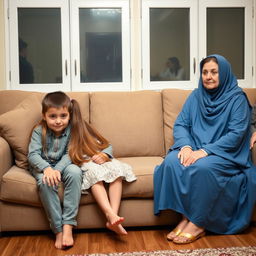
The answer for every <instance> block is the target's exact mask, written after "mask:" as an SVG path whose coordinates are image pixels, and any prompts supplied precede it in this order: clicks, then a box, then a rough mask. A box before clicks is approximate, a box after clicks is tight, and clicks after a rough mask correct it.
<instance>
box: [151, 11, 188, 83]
mask: <svg viewBox="0 0 256 256" xmlns="http://www.w3.org/2000/svg"><path fill="white" fill-rule="evenodd" d="M189 38H190V35H189V9H188V8H150V80H151V81H169V80H176V81H177V80H189V79H190V68H189V67H190V66H189V63H190V47H189V41H190V40H189Z"/></svg>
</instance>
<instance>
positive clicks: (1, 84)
mask: <svg viewBox="0 0 256 256" xmlns="http://www.w3.org/2000/svg"><path fill="white" fill-rule="evenodd" d="M4 26H5V25H4V0H0V38H2V39H1V40H0V90H4V89H6V82H5V81H6V80H5V75H6V74H5V41H4V40H3V39H4V38H5V37H4Z"/></svg>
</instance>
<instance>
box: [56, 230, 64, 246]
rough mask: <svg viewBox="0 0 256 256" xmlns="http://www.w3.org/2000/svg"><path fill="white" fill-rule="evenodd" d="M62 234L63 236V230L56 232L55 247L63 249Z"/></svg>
mask: <svg viewBox="0 0 256 256" xmlns="http://www.w3.org/2000/svg"><path fill="white" fill-rule="evenodd" d="M62 236H63V233H62V232H59V233H57V234H56V240H55V247H56V248H57V249H62Z"/></svg>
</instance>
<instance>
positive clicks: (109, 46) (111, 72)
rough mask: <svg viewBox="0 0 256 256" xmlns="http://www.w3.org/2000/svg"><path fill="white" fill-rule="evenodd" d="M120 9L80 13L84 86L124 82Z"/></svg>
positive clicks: (90, 9)
mask: <svg viewBox="0 0 256 256" xmlns="http://www.w3.org/2000/svg"><path fill="white" fill-rule="evenodd" d="M121 25H122V23H121V9H120V8H116V9H99V8H98V9H97V8H96V9H95V8H93V9H92V8H80V9H79V28H80V30H79V31H80V71H81V74H80V80H81V82H122V41H121V40H122V34H121V32H122V28H121Z"/></svg>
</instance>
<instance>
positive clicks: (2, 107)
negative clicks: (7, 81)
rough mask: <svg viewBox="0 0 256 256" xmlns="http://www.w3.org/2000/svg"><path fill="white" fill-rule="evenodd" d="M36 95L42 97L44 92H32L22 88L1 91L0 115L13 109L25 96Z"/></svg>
mask: <svg viewBox="0 0 256 256" xmlns="http://www.w3.org/2000/svg"><path fill="white" fill-rule="evenodd" d="M31 95H36V96H37V97H39V98H40V99H41V98H42V97H43V95H44V94H43V93H42V92H30V91H20V90H1V91H0V98H1V101H0V115H2V114H4V113H5V112H8V111H10V110H13V109H14V108H15V107H16V106H18V104H20V103H21V102H22V101H23V100H24V99H25V98H27V97H29V96H31Z"/></svg>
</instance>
